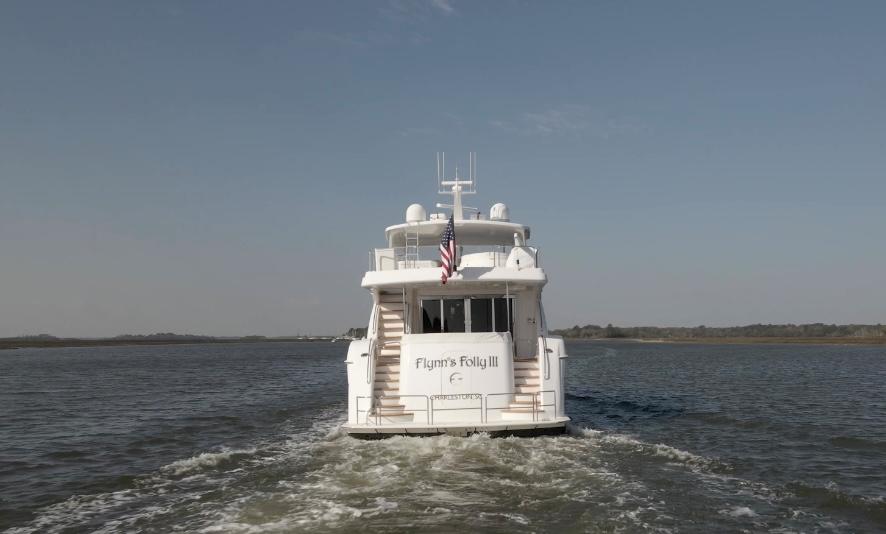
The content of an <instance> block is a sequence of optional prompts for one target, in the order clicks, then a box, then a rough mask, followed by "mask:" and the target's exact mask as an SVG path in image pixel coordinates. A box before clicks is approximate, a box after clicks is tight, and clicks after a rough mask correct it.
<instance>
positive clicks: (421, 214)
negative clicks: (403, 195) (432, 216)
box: [406, 204, 428, 223]
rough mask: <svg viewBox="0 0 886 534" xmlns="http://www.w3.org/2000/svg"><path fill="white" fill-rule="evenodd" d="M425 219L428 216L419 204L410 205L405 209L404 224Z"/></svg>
mask: <svg viewBox="0 0 886 534" xmlns="http://www.w3.org/2000/svg"><path fill="white" fill-rule="evenodd" d="M427 218H428V214H427V212H425V209H424V207H422V205H421V204H410V205H409V207H408V208H406V222H408V223H415V222H422V221H424V220H425V219H427Z"/></svg>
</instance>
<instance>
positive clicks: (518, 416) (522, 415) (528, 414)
mask: <svg viewBox="0 0 886 534" xmlns="http://www.w3.org/2000/svg"><path fill="white" fill-rule="evenodd" d="M535 415H536V414H535V411H534V410H533V409H532V408H531V407H530V408H508V409H507V410H502V411H501V418H502V420H504V421H532V420H533V419H535Z"/></svg>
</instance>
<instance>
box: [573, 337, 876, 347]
mask: <svg viewBox="0 0 886 534" xmlns="http://www.w3.org/2000/svg"><path fill="white" fill-rule="evenodd" d="M564 339H566V340H568V341H595V342H603V341H605V342H616V343H619V342H629V343H662V344H665V343H666V344H677V343H687V344H693V345H766V344H770V345H886V337H706V338H698V337H696V338H691V337H685V338H625V337H614V338H611V337H565V338H564Z"/></svg>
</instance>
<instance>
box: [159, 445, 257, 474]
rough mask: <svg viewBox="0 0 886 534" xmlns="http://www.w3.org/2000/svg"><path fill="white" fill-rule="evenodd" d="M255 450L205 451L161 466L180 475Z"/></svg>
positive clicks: (165, 470)
mask: <svg viewBox="0 0 886 534" xmlns="http://www.w3.org/2000/svg"><path fill="white" fill-rule="evenodd" d="M255 452H256V449H255V447H252V448H249V449H228V448H222V450H221V451H219V452H203V453H200V454H198V455H197V456H192V457H190V458H185V459H183V460H176V461H175V462H172V463H171V464H169V465H165V466H163V467H161V468H160V470H161V471H163V472H165V473H169V474H172V475H175V476H180V475H184V474H188V473H193V472H194V471H199V470H202V469H205V468H207V467H215V466H217V465H219V464H220V463H222V462H224V461H227V460H230V459H231V458H232V457H233V456H235V455H252V454H255Z"/></svg>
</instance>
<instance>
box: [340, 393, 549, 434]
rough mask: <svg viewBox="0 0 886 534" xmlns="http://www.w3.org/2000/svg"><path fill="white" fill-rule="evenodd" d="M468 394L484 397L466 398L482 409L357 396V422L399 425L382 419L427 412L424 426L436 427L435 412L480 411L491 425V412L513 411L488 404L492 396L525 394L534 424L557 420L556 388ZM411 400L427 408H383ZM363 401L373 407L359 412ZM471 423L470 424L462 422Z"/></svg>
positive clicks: (406, 397)
mask: <svg viewBox="0 0 886 534" xmlns="http://www.w3.org/2000/svg"><path fill="white" fill-rule="evenodd" d="M544 394H551V400H552V402H548V403H544V402H542V395H544ZM466 395H481V396H480V398H479V399H466V400H479V401H480V405H479V406H472V407H467V408H437V407H436V406H434V401H435V400H445V399H435V398H433V396H431V397H428V395H377V396H357V397H356V403H357V406H356V408H357V421H360V414H366V415H365V418H364V421H365V423H364V424H373V425H375V426H384V425H386V424H390V425H394V424H397V423H385V422H383V421H382V418H384V417H386V416H388V417H394V416H397V415H398V412H401V411H406V412H424V413H425V424H428V425H433V424H436V423H435V421H434V414H435V413H436V412H447V411H460V410H469V411H474V410H476V411H478V412H479V415H480V423H488V422H489V411H490V410H492V411H495V410H498V411H502V410H508V409H510V402H508V403H506V404H505V405H504V406H490V405H489V401H490V397H493V398H494V397H512V398H514V399H516V396H517V395H521V396H523V395H526V396H531V397H532V412H531V413H532V421H533V422H539V421H547V420H550V419H553V418H556V417H557V395H556V391H555V390H553V389H546V390H543V391H536V392H534V393H516V392H507V393H487V394H485V395H483V394H479V393H470V394H466ZM409 398H417V399H424V400H425V408H424V409H420V408H415V407H409V408H405V409H404V408H400V407H399V406H397V407H396V408H395V407H388V406H383V405H382V404H381V401H383V400H391V399H409ZM361 399H369V400H370V407H369V408H368V409H365V410H361V409H360V400H361ZM546 408H553V409H554V411H553V414H552V415H551V417H548V416H547V410H546ZM388 409H389V410H391V411H390V413H385V410H388ZM460 422H465V423H469V422H471V421H460Z"/></svg>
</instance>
